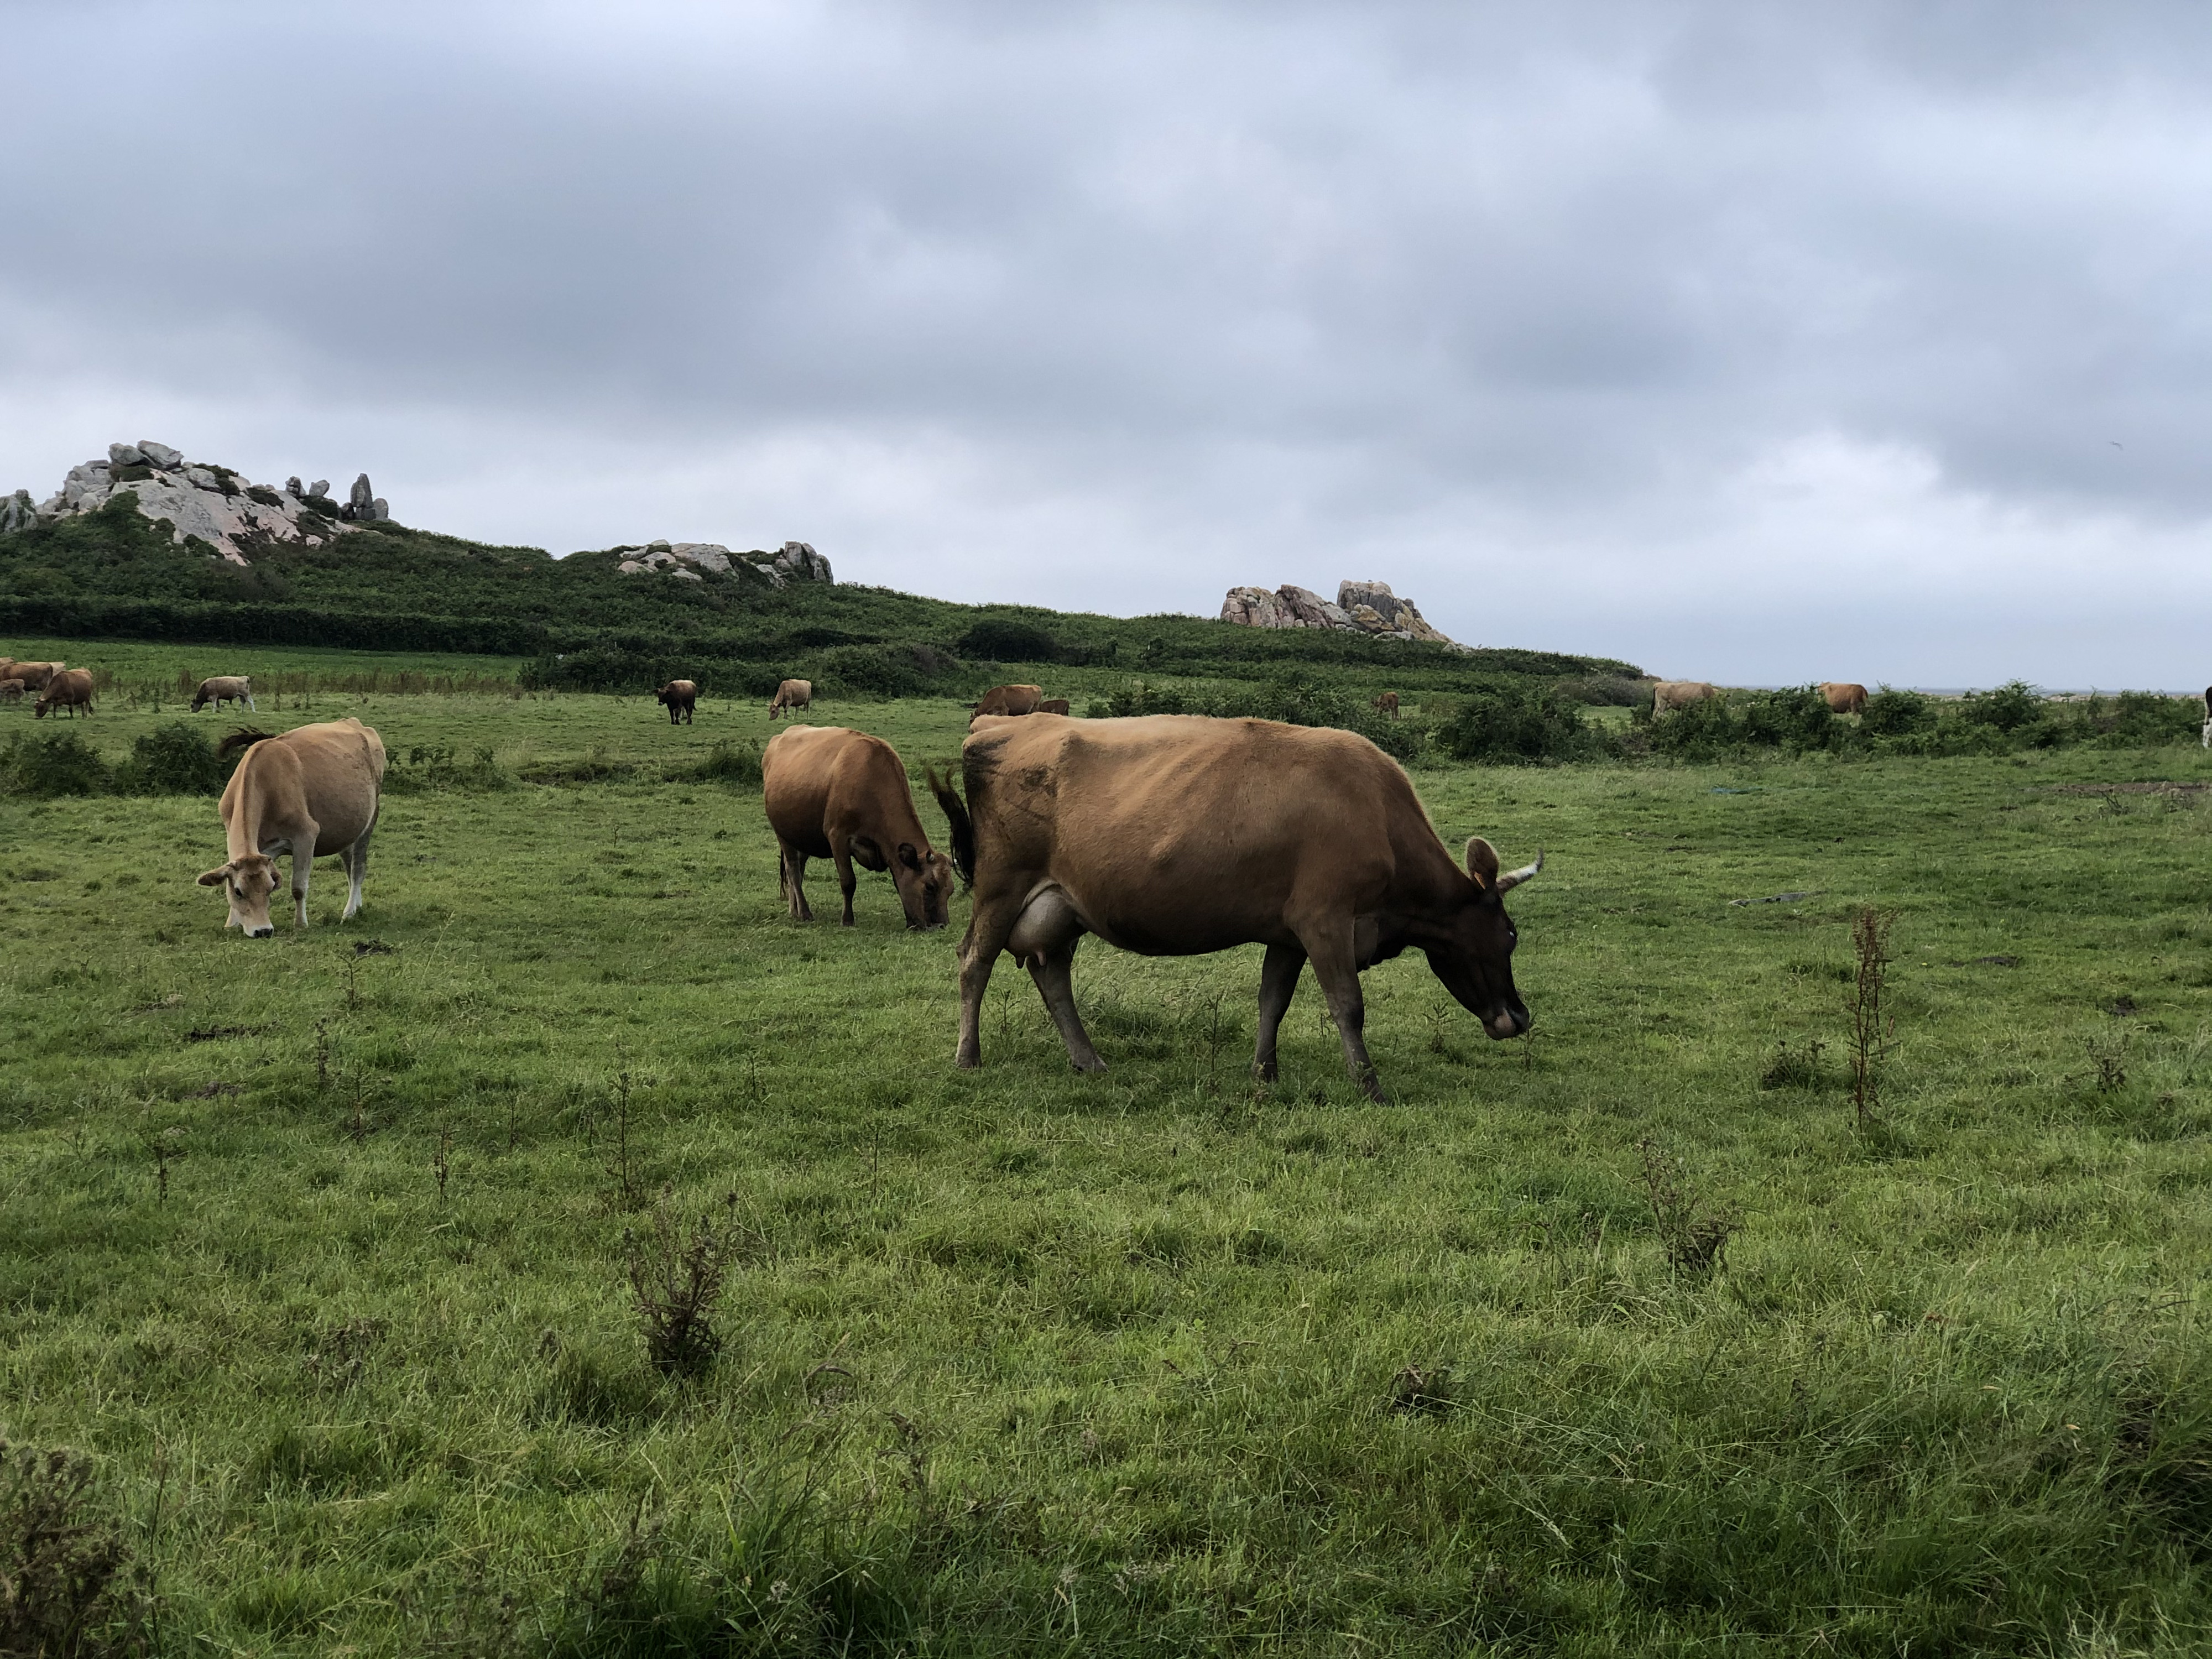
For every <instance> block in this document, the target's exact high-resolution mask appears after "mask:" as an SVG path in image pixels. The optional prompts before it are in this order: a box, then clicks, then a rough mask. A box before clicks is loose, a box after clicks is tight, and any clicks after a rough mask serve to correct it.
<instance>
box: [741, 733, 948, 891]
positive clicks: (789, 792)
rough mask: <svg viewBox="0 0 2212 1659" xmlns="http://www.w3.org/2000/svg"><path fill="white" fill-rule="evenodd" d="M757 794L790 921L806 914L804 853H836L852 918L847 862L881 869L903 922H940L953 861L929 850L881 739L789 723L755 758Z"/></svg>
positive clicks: (895, 762) (901, 772)
mask: <svg viewBox="0 0 2212 1659" xmlns="http://www.w3.org/2000/svg"><path fill="white" fill-rule="evenodd" d="M761 792H762V794H763V797H764V805H765V806H766V808H767V811H768V821H769V828H770V829H774V830H775V839H776V845H777V847H778V848H781V854H782V857H781V861H780V863H779V865H778V866H777V869H778V885H779V886H780V888H781V890H782V893H783V896H784V898H785V901H786V902H787V903H788V904H789V906H790V908H791V916H792V920H793V921H813V920H814V912H813V910H812V909H811V908H810V907H809V906H808V904H807V902H806V894H805V890H804V887H803V885H802V884H803V883H804V882H805V878H806V860H808V859H810V858H817V859H819V858H827V859H832V860H836V865H837V885H838V887H839V889H840V890H842V892H843V893H844V895H845V926H846V927H851V926H852V925H853V886H854V876H853V866H854V863H855V862H858V863H859V864H860V867H861V868H862V869H864V870H888V871H890V876H891V884H892V885H893V886H895V887H896V888H897V889H898V896H899V904H900V906H901V908H903V909H904V910H905V911H906V925H907V926H908V927H944V926H945V920H946V912H945V905H946V902H947V900H948V899H949V897H950V896H951V891H952V861H951V860H950V859H948V858H946V857H945V854H942V853H939V852H937V851H935V850H933V848H931V847H930V844H929V836H928V835H927V833H926V832H925V831H924V830H923V829H922V827H921V818H920V817H917V816H916V815H915V810H914V795H913V793H912V792H911V790H909V788H908V786H907V777H906V765H905V763H903V762H902V761H901V760H900V759H899V757H898V751H897V750H895V749H893V748H892V747H891V746H890V744H887V743H885V742H884V740H883V739H882V738H872V737H870V736H868V735H867V734H866V732H851V731H848V730H847V729H846V728H845V727H843V726H787V727H785V728H784V730H783V731H782V732H781V733H780V734H778V735H777V736H776V737H775V738H774V739H773V740H771V741H770V743H769V746H768V749H767V750H766V752H765V753H763V755H762V756H761Z"/></svg>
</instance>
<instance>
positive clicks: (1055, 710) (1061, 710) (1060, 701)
mask: <svg viewBox="0 0 2212 1659" xmlns="http://www.w3.org/2000/svg"><path fill="white" fill-rule="evenodd" d="M1066 712H1067V699H1066V697H1047V698H1046V699H1045V700H1044V701H1043V702H1040V703H1039V704H1037V713H1038V714H1066Z"/></svg>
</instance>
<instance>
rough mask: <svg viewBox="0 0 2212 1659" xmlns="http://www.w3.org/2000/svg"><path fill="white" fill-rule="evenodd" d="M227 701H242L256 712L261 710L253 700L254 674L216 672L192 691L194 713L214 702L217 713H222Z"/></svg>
mask: <svg viewBox="0 0 2212 1659" xmlns="http://www.w3.org/2000/svg"><path fill="white" fill-rule="evenodd" d="M227 702H242V703H244V704H245V705H246V707H247V708H252V709H253V710H254V712H255V713H256V714H258V713H259V712H260V710H259V709H258V708H257V707H256V705H255V703H254V701H253V676H252V675H251V674H216V675H215V676H213V677H211V678H208V679H204V680H202V681H201V682H200V689H199V690H197V691H195V692H193V693H192V713H194V714H198V713H199V712H200V710H201V709H203V708H206V707H207V706H208V704H210V703H213V704H214V705H215V711H216V714H221V713H222V706H223V704H225V703H227Z"/></svg>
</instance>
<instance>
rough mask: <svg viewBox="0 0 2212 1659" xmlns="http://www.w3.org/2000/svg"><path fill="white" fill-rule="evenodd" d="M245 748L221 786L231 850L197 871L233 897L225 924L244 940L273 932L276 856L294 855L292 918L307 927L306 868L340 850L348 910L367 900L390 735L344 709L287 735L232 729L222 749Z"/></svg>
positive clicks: (206, 883) (204, 883)
mask: <svg viewBox="0 0 2212 1659" xmlns="http://www.w3.org/2000/svg"><path fill="white" fill-rule="evenodd" d="M239 748H243V749H245V750H246V757H245V758H244V759H243V760H241V761H240V762H239V763H238V769H237V770H236V771H234V772H233V773H232V774H231V775H230V782H229V784H228V787H226V788H225V789H224V790H223V792H222V827H223V831H224V834H225V836H226V838H227V841H228V848H229V854H228V859H227V860H226V861H225V862H224V863H223V864H222V866H219V867H218V868H216V869H213V870H210V871H209V872H207V873H206V874H205V875H204V876H202V877H201V878H199V884H200V885H201V886H203V887H220V888H222V890H223V892H224V894H225V895H226V896H228V899H229V900H230V916H229V919H228V921H225V922H224V923H223V926H224V927H235V928H237V929H239V930H240V932H241V933H244V934H245V935H246V938H248V939H267V938H268V937H269V936H270V934H271V933H275V932H276V924H275V923H274V922H272V921H270V917H269V901H270V897H271V896H273V895H274V894H275V893H276V860H277V857H278V856H279V855H280V854H285V853H289V854H291V855H292V919H293V925H294V926H295V927H306V926H307V875H308V872H309V871H310V870H312V869H313V866H314V861H315V860H317V859H319V858H322V857H325V856H326V855H327V854H332V853H335V854H337V855H338V856H339V857H340V858H342V859H343V860H345V868H346V874H347V876H348V877H349V878H350V881H351V884H352V885H351V887H350V888H349V890H348V892H347V894H346V906H345V914H344V915H342V916H340V917H339V918H338V920H339V921H350V920H352V918H353V916H354V915H355V914H356V912H357V911H358V910H360V908H361V884H362V878H364V877H366V876H367V875H368V838H369V836H370V834H371V833H372V832H373V831H374V829H375V828H376V816H377V812H378V811H379V808H380V805H381V800H382V796H383V791H384V739H383V738H380V737H379V736H377V734H376V732H374V730H373V729H372V728H370V727H368V726H363V725H362V723H361V722H360V721H359V720H354V719H352V718H351V717H348V718H347V719H345V720H330V721H326V722H325V723H324V724H322V725H319V726H299V727H297V728H295V730H293V731H290V732H285V733H284V735H283V736H282V737H270V735H269V733H267V732H232V733H231V734H230V735H229V736H228V737H227V738H224V739H223V740H222V743H220V744H217V745H216V754H217V755H218V756H224V755H228V754H229V753H230V752H231V750H234V749H239Z"/></svg>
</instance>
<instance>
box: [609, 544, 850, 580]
mask: <svg viewBox="0 0 2212 1659" xmlns="http://www.w3.org/2000/svg"><path fill="white" fill-rule="evenodd" d="M613 551H614V552H616V553H619V554H621V555H622V558H621V560H620V561H619V562H617V564H616V566H615V568H616V569H617V570H619V571H621V572H622V573H623V574H624V575H626V576H638V575H645V574H650V573H651V572H653V571H656V570H665V571H666V572H667V573H668V574H670V575H671V576H680V577H682V578H683V579H684V580H686V581H694V582H696V581H704V580H706V578H705V577H703V576H702V575H701V574H699V572H700V571H702V570H711V571H713V572H714V574H716V575H719V576H726V575H728V574H730V571H731V570H732V568H733V567H735V566H737V565H743V566H744V567H745V568H747V569H749V570H751V571H752V572H753V573H754V574H757V575H759V576H763V577H765V578H766V579H767V580H768V582H769V586H772V587H782V586H786V585H787V584H788V583H791V582H834V581H836V577H834V576H832V575H831V574H829V560H827V559H825V558H823V556H821V555H820V554H819V553H817V552H816V551H815V550H813V549H812V548H811V547H809V546H808V545H807V544H805V542H786V543H785V544H783V546H782V548H781V550H778V551H776V552H774V553H769V552H764V551H763V550H761V549H759V548H755V549H754V550H752V551H751V552H750V553H732V552H731V551H730V550H729V549H728V548H726V547H724V546H723V545H722V544H720V542H647V543H645V544H643V545H642V546H629V545H624V546H622V547H617V548H615V549H613Z"/></svg>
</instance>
